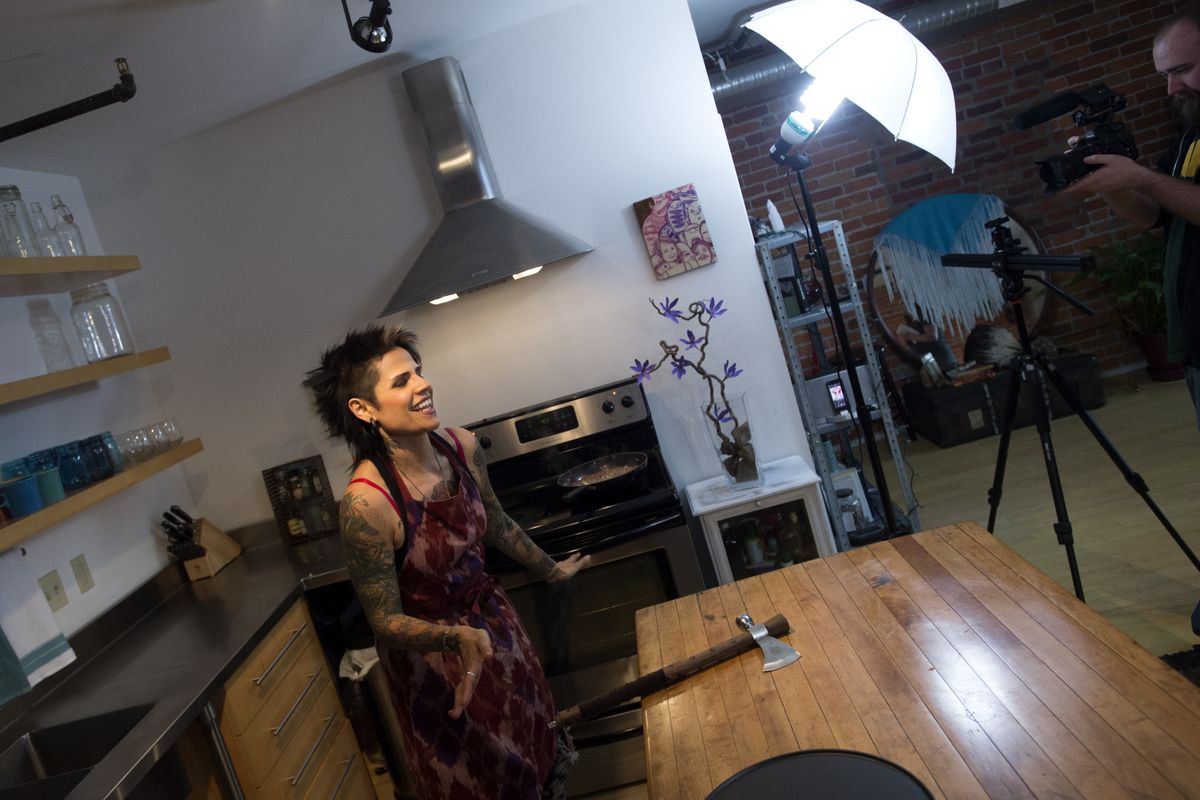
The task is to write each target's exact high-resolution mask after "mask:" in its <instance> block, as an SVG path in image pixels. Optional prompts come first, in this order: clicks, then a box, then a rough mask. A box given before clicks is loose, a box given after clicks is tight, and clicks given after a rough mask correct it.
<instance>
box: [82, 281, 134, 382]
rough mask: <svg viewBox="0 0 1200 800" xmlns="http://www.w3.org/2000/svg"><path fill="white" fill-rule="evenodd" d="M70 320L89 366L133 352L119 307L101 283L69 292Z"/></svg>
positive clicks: (126, 324) (130, 339)
mask: <svg viewBox="0 0 1200 800" xmlns="http://www.w3.org/2000/svg"><path fill="white" fill-rule="evenodd" d="M71 319H73V320H74V321H75V328H76V330H78V331H79V339H80V341H82V343H83V352H84V355H85V356H87V360H88V363H90V364H91V363H95V362H97V361H103V360H105V359H106V358H114V357H115V356H123V355H128V354H129V353H132V352H133V339H132V337H131V336H130V335H129V325H128V323H126V322H125V313H124V312H123V311H122V310H121V304H120V303H118V302H117V300H116V298H115V297H113V296H112V295H111V294H109V293H108V287H107V286H105V285H104V284H103V283H93V284H92V285H91V286H85V287H83V288H82V289H72V290H71Z"/></svg>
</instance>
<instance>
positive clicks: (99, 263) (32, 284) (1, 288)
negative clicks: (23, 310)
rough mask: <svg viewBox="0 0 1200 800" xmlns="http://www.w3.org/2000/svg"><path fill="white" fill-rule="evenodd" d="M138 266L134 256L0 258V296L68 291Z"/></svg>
mask: <svg viewBox="0 0 1200 800" xmlns="http://www.w3.org/2000/svg"><path fill="white" fill-rule="evenodd" d="M141 266H142V265H141V262H139V261H138V259H137V256H63V257H60V258H47V257H40V258H0V297H22V296H24V295H31V294H58V293H60V292H69V291H71V290H72V289H78V288H79V287H81V286H87V285H88V284H91V283H98V282H100V281H104V280H108V279H109V278H115V277H117V276H118V275H124V274H126V273H128V272H133V271H134V270H137V269H141Z"/></svg>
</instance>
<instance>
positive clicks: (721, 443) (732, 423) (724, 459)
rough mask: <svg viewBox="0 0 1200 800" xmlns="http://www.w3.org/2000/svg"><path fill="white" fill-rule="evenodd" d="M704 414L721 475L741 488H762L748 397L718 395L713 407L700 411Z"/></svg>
mask: <svg viewBox="0 0 1200 800" xmlns="http://www.w3.org/2000/svg"><path fill="white" fill-rule="evenodd" d="M700 414H701V420H702V422H703V424H704V429H705V430H707V431H708V438H709V441H710V442H711V443H712V445H713V447H714V448H716V451H717V458H718V459H719V460H720V462H721V474H722V475H724V476H725V478H726V479H727V480H728V481H729V482H730V484H732V485H733V486H735V487H738V488H746V489H749V488H752V487H755V486H761V485H762V481H763V478H762V475H763V472H762V466H761V465H760V464H759V461H758V453H757V451H756V450H755V447H754V435H753V433H752V431H751V426H750V414H749V413H748V412H747V410H746V395H745V394H732V395H726V396H725V397H724V398H722V397H721V396H719V395H718V396H717V398H716V399H715V400H714V401H713V402H712V403H705V404H704V405H702V406H701V407H700Z"/></svg>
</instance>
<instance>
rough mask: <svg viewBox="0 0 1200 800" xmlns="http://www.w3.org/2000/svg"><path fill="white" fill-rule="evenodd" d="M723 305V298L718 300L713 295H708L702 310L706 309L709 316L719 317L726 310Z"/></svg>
mask: <svg viewBox="0 0 1200 800" xmlns="http://www.w3.org/2000/svg"><path fill="white" fill-rule="evenodd" d="M724 305H725V301H724V300H718V299H717V298H715V297H710V298H708V302H707V303H704V310H705V311H707V312H708V313H709V315H711V316H714V317H719V316H721V315H722V314H724V313H725V312H726V311H727V310H728V309H726V308H724V307H723V306H724Z"/></svg>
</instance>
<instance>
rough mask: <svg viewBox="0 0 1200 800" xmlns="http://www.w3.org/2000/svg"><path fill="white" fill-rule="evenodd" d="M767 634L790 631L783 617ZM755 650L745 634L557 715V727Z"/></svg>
mask: <svg viewBox="0 0 1200 800" xmlns="http://www.w3.org/2000/svg"><path fill="white" fill-rule="evenodd" d="M763 624H764V625H765V626H766V628H767V633H769V634H770V635H771V636H783V635H784V634H786V633H787V632H788V631H789V630H791V628H790V627H789V626H788V621H787V619H786V618H785V617H784V616H783V614H776V615H775V616H773V617H771V618H770V619H769V620H767V621H766V622H765V623H763ZM753 647H754V637H753V636H751V635H750V634H749V633H747V632H745V631H743V632H742V633H739V634H736V635H734V636H732V637H730V638H729V639H728V640H726V641H724V642H721V643H720V644H717V645H713V646H712V647H710V648H708V649H707V650H705V651H704V652H702V653H697V654H696V655H694V656H688V657H687V658H685V659H683V660H682V661H675V662H673V663H671V664H667V665H666V666H665V667H662V668H661V669H656V670H654V672H648V673H646V674H645V675H643V676H642V677H640V678H636V679H635V680H632V681H629V682H628V683H624V684H621V685H620V686H618V687H617V688H615V689H612V690H611V691H608V692H605V693H604V694H599V695H596V696H595V697H592V698H589V699H587V700H584V701H583V702H582V703H580V704H579V705H577V706H571V707H570V708H568V709H566V710H564V711H560V712H558V717H556V718H555V720H554V725H562V726H564V727H565V726H568V725H571V724H573V723H575V722H579V721H580V720H585V719H591V718H593V717H596V716H599V715H600V714H602V713H603V712H605V711H607V710H608V709H610V708H613V707H614V706H618V705H620V704H621V703H624V702H625V701H627V700H632V699H633V698H635V697H645V696H646V695H648V694H654V693H655V692H657V691H661V690H662V689H665V688H666V687H668V686H670V685H671V684H673V683H678V682H679V681H681V680H683V679H684V678H689V677H691V676H692V675H695V674H696V673H697V672H699V671H700V670H702V669H708V668H709V667H711V666H713V665H714V664H719V663H721V662H722V661H725V660H727V659H730V658H733V657H734V656H736V655H740V654H741V653H744V652H746V651H747V650H749V649H751V648H753Z"/></svg>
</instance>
